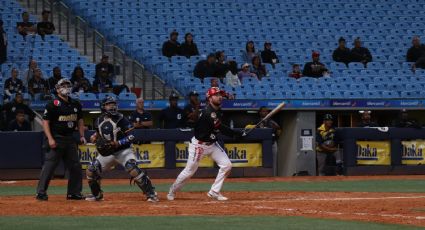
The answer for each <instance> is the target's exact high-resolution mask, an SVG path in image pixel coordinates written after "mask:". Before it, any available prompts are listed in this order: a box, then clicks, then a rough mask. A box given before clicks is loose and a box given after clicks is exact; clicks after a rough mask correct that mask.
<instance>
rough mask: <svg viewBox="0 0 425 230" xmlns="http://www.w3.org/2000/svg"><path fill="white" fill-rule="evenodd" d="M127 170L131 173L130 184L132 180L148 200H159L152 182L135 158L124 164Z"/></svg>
mask: <svg viewBox="0 0 425 230" xmlns="http://www.w3.org/2000/svg"><path fill="white" fill-rule="evenodd" d="M125 168H126V170H127V172H128V173H129V174H130V175H131V179H130V184H132V182H133V181H134V183H135V184H137V186H139V188H140V189H141V190H142V191H143V194H145V195H146V198H147V200H148V201H159V200H158V196H157V194H156V192H155V187H153V186H152V182H151V180H150V178H149V177H148V175H147V172H146V171H145V170H142V169H140V168H139V167H138V166H137V164H136V161H135V160H133V159H132V160H129V161H128V162H127V163H126V164H125Z"/></svg>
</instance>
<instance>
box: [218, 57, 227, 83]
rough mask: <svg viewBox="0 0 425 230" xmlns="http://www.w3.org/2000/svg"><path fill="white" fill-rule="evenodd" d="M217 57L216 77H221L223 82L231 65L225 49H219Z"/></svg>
mask: <svg viewBox="0 0 425 230" xmlns="http://www.w3.org/2000/svg"><path fill="white" fill-rule="evenodd" d="M215 59H216V77H218V78H220V81H221V82H224V81H223V79H224V78H225V77H226V73H227V70H228V69H229V65H228V64H227V63H226V54H225V53H224V51H217V52H216V53H215Z"/></svg>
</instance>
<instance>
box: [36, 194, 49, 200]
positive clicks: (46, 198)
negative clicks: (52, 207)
mask: <svg viewBox="0 0 425 230" xmlns="http://www.w3.org/2000/svg"><path fill="white" fill-rule="evenodd" d="M35 199H37V200H39V201H47V200H48V199H49V197H48V196H47V194H43V193H37V196H35Z"/></svg>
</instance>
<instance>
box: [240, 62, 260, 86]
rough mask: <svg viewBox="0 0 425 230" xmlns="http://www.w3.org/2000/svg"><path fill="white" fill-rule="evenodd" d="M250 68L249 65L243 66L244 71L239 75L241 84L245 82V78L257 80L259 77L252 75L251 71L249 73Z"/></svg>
mask: <svg viewBox="0 0 425 230" xmlns="http://www.w3.org/2000/svg"><path fill="white" fill-rule="evenodd" d="M249 67H250V66H249V64H248V63H245V64H243V65H242V69H241V71H239V73H238V78H239V80H240V81H241V82H243V79H244V78H251V77H255V78H257V75H255V73H251V71H249ZM257 79H258V78H257Z"/></svg>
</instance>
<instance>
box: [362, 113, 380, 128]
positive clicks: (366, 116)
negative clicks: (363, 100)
mask: <svg viewBox="0 0 425 230" xmlns="http://www.w3.org/2000/svg"><path fill="white" fill-rule="evenodd" d="M359 114H360V116H361V122H360V124H359V125H358V127H378V124H377V123H375V122H373V121H372V119H371V114H372V111H370V110H366V111H363V110H362V111H359Z"/></svg>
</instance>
